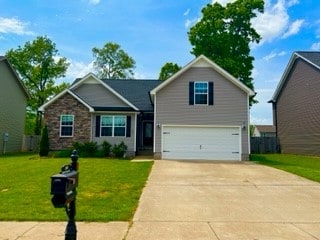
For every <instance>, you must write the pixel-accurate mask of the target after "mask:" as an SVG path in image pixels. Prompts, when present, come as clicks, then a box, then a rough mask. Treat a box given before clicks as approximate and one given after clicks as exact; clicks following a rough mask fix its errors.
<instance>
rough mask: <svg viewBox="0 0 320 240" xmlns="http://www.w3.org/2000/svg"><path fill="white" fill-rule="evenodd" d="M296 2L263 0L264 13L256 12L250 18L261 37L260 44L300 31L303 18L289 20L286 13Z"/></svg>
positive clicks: (289, 0)
mask: <svg viewBox="0 0 320 240" xmlns="http://www.w3.org/2000/svg"><path fill="white" fill-rule="evenodd" d="M296 4H299V1H298V0H277V2H276V3H275V4H271V0H265V11H264V13H258V14H257V17H256V18H255V19H253V20H252V24H253V27H254V28H255V29H256V30H257V32H258V33H259V34H260V36H261V37H262V40H261V42H260V45H261V44H263V43H264V42H271V41H272V40H274V39H276V38H280V37H282V38H287V37H289V36H291V35H294V34H296V33H298V32H299V31H300V29H301V27H302V26H303V23H304V20H303V19H299V20H296V21H294V22H290V17H289V14H288V8H290V7H292V6H294V5H296Z"/></svg>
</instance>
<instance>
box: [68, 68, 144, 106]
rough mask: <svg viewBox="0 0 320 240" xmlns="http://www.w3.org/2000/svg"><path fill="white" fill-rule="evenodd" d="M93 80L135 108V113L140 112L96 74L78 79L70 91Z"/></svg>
mask: <svg viewBox="0 0 320 240" xmlns="http://www.w3.org/2000/svg"><path fill="white" fill-rule="evenodd" d="M90 78H91V79H93V80H94V81H96V82H98V83H100V84H101V85H102V86H103V87H105V88H106V89H108V90H109V91H110V92H112V93H113V94H114V95H115V96H116V97H118V98H119V99H120V100H121V101H123V102H124V103H126V104H127V105H129V106H130V107H131V108H133V109H134V110H135V111H139V109H138V108H137V107H136V106H135V105H134V104H132V103H131V102H130V101H128V99H126V98H125V97H124V96H122V95H121V94H119V93H118V92H117V91H115V90H114V89H113V88H112V87H110V86H109V85H108V84H106V83H105V82H104V81H102V80H101V79H99V78H98V77H97V76H96V75H95V74H93V73H89V74H87V75H86V76H84V77H83V78H82V79H76V81H75V83H74V84H72V85H71V86H70V89H71V90H72V89H75V88H76V87H78V86H80V85H81V84H82V83H84V82H85V81H87V80H89V79H90Z"/></svg>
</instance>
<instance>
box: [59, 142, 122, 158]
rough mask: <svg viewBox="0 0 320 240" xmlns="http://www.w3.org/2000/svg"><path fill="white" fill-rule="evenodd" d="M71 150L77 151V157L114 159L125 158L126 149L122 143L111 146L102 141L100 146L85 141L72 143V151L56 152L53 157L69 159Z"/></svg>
mask: <svg viewBox="0 0 320 240" xmlns="http://www.w3.org/2000/svg"><path fill="white" fill-rule="evenodd" d="M73 149H76V150H77V151H78V154H79V157H110V156H113V157H116V158H126V151H127V149H128V147H127V145H126V144H125V143H124V142H123V141H122V142H121V143H119V144H114V145H113V146H112V145H111V144H110V143H109V142H107V141H104V142H103V143H102V144H101V145H98V144H97V142H92V141H87V142H83V143H80V142H74V143H73V144H72V149H66V150H61V151H57V152H55V153H54V156H55V157H70V156H71V153H72V151H73Z"/></svg>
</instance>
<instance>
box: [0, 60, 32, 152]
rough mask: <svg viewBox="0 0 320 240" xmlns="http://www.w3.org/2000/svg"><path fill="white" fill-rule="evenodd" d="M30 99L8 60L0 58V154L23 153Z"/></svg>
mask: <svg viewBox="0 0 320 240" xmlns="http://www.w3.org/2000/svg"><path fill="white" fill-rule="evenodd" d="M28 98H29V94H28V91H27V90H26V88H25V86H24V84H23V82H22V81H21V79H20V78H19V76H18V75H17V73H16V72H15V70H14V69H13V67H12V66H11V64H10V63H9V61H8V59H7V58H6V57H3V56H0V154H3V153H5V152H18V151H21V149H22V141H23V135H24V123H25V114H26V107H27V100H28Z"/></svg>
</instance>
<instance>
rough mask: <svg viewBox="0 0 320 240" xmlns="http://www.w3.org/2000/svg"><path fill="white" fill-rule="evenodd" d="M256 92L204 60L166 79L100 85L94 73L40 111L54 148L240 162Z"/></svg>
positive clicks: (244, 156) (246, 151)
mask: <svg viewBox="0 0 320 240" xmlns="http://www.w3.org/2000/svg"><path fill="white" fill-rule="evenodd" d="M253 94H254V92H253V91H251V90H250V89H249V88H247V87H246V86H245V85H244V84H242V83H241V82H240V81H238V80H237V79H235V78H234V77H232V76H231V75H230V74H229V73H227V72H226V71H225V70H223V69H222V68H220V67H219V66H217V65H216V64H215V63H213V62H212V61H211V60H209V59H208V58H206V57H205V56H200V57H198V58H196V59H195V60H193V61H192V62H190V63H189V64H188V65H186V66H185V67H184V68H182V69H181V70H180V71H179V72H177V73H176V74H174V75H173V76H172V77H170V78H169V79H167V80H166V81H157V80H104V79H98V78H97V77H96V76H95V75H93V74H88V75H87V76H85V77H84V78H82V79H78V80H76V81H75V83H74V84H72V85H71V86H70V87H69V88H68V89H66V90H65V91H63V92H61V93H60V94H58V95H57V96H55V97H54V98H53V99H51V100H50V101H48V102H47V103H45V104H44V105H43V106H41V107H40V109H39V110H40V111H43V112H44V118H45V121H46V124H47V125H48V129H49V138H50V146H51V149H52V150H60V149H65V148H70V147H71V145H72V143H73V142H74V141H96V142H97V143H98V144H101V143H102V142H103V141H105V140H106V141H108V142H110V143H111V144H115V143H119V142H120V141H123V142H124V143H125V144H126V145H127V146H128V155H134V154H137V153H139V151H141V150H143V149H151V150H152V151H153V153H154V157H155V158H156V159H207V160H246V159H248V156H249V153H250V146H249V145H250V144H249V127H248V123H249V96H251V95H253Z"/></svg>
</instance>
